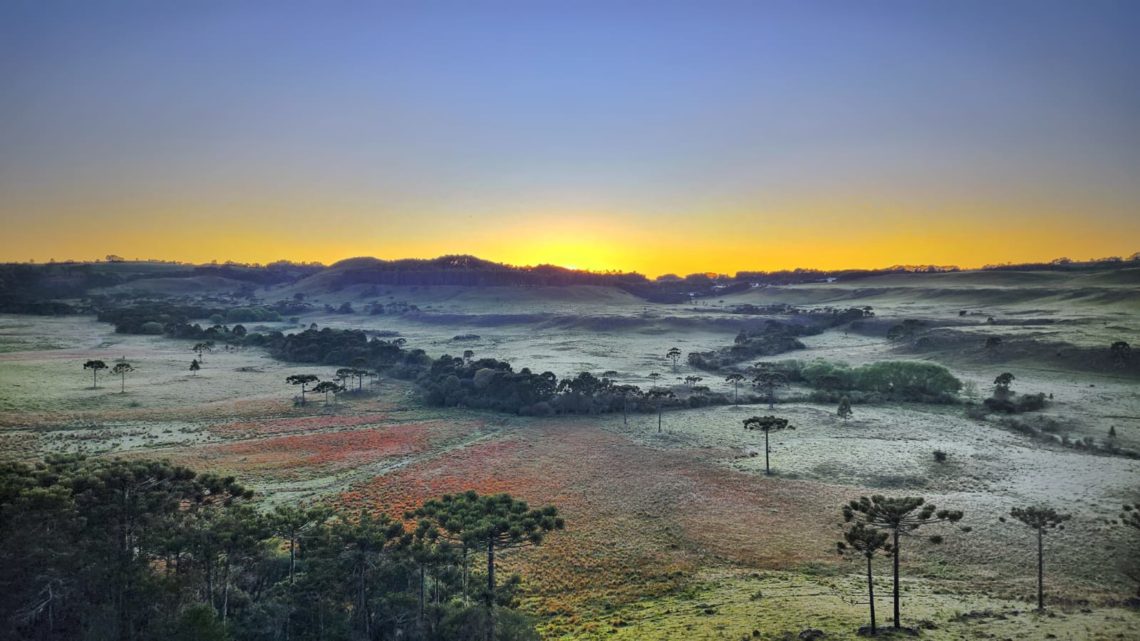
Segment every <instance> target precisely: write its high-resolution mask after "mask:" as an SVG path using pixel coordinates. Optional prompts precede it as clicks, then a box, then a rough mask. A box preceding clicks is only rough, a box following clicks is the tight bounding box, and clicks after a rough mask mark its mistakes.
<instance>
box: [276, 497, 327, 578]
mask: <svg viewBox="0 0 1140 641" xmlns="http://www.w3.org/2000/svg"><path fill="white" fill-rule="evenodd" d="M329 516H330V514H329V511H328V509H326V508H306V507H295V506H292V505H278V506H277V508H276V509H275V510H274V511H273V512H272V513H271V514H270V515H269V525H270V528H271V530H272V531H273V533H274V534H275V535H277V536H279V537H281V538H283V539H285V542H286V543H287V544H288V546H289V584H290V585H292V584H293V582H294V578H295V576H296V572H297V542H298V540H299V539H300V536H301V534H302V533H304V532H305V531H307V530H309V529H310V528H313V527H315V526H317V525H319V524H321V523H323V522H324V521H325V520H326V519H328V518H329Z"/></svg>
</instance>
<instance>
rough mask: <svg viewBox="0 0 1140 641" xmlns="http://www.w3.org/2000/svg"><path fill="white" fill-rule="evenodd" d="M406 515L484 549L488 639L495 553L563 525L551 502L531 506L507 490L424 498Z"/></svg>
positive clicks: (536, 540) (467, 545)
mask: <svg viewBox="0 0 1140 641" xmlns="http://www.w3.org/2000/svg"><path fill="white" fill-rule="evenodd" d="M410 516H413V517H415V518H419V519H424V520H427V521H428V522H429V523H430V524H431V525H432V526H433V527H435V528H437V529H438V530H439V533H440V535H441V536H444V537H448V538H451V539H453V540H457V541H458V542H460V543H461V544H462V545H463V546H464V549H472V550H480V549H482V550H485V551H486V553H487V593H486V594H485V595H484V598H485V603H486V605H487V614H488V616H487V627H488V630H487V638H488V639H493V638H494V616H493V614H492V613H493V610H494V607H495V554H497V553H498V554H501V553H502V552H503V551H504V550H510V549H514V548H520V547H525V546H530V545H539V544H541V543H542V540H543V538H544V537H545V535H546V534H547V533H548V532H552V531H554V530H561V529H563V528H564V527H565V522H564V521H563V520H562V518H561V517H560V516H558V510H557V509H556V508H554V507H553V506H549V505H548V506H546V507H543V508H539V509H536V510H532V509H530V506H528V505H527V504H526V502H525V501H519V500H516V499H514V498H512V497H511V496H510V495H509V494H496V495H493V496H480V495H479V494H477V493H476V492H473V491H469V492H465V493H463V494H448V495H444V496H443V497H441V498H439V499H437V500H433V501H428V502H427V503H424V504H423V506H421V507H420V508H419V509H418V510H416V511H415V512H413V513H411V515H410Z"/></svg>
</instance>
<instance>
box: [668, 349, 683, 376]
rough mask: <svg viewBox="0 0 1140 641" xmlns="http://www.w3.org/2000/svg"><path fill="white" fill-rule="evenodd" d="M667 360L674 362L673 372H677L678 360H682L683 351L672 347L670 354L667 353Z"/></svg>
mask: <svg viewBox="0 0 1140 641" xmlns="http://www.w3.org/2000/svg"><path fill="white" fill-rule="evenodd" d="M665 358H667V359H669V360H671V361H673V371H674V372H675V371H677V359H679V358H681V349H680V348H679V347H671V348H669V351H668V352H665Z"/></svg>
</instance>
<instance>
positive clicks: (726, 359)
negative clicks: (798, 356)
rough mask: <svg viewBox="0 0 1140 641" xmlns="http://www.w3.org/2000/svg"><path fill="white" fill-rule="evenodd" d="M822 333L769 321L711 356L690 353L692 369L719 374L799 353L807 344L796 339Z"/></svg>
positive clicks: (818, 330)
mask: <svg viewBox="0 0 1140 641" xmlns="http://www.w3.org/2000/svg"><path fill="white" fill-rule="evenodd" d="M821 331H822V329H820V328H819V327H816V326H814V325H798V324H792V323H781V322H778V321H774V320H769V321H766V322H765V323H764V325H763V326H762V327H760V328H758V329H753V330H747V331H746V330H741V331H740V333H739V334H737V336H736V339H735V340H734V341H733V344H732V345H730V346H728V347H722V348H720V349H717V350H712V351H709V352H691V353H690V354H689V357H688V358H689V365H692V366H693V367H695V368H697V369H703V370H706V371H713V372H715V371H718V370H721V369H723V368H726V367H728V366H730V365H735V364H736V363H740V362H742V361H746V360H749V359H752V358H756V357H759V356H774V355H776V354H783V353H784V352H790V351H793V350H797V349H804V344H803V343H802V342H800V340H799V339H798V338H797V337H799V336H810V335H812V334H818V333H820V332H821Z"/></svg>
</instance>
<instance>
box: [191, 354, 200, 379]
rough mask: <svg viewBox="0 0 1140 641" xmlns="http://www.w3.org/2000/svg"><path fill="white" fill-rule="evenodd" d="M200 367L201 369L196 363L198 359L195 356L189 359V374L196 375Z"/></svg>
mask: <svg viewBox="0 0 1140 641" xmlns="http://www.w3.org/2000/svg"><path fill="white" fill-rule="evenodd" d="M200 369H202V366H201V365H199V364H198V359H196V358H195V359H194V360H192V361H190V373H191V374H193V375H194V376H197V375H198V370H200Z"/></svg>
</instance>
